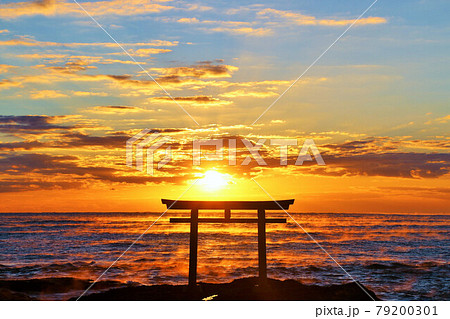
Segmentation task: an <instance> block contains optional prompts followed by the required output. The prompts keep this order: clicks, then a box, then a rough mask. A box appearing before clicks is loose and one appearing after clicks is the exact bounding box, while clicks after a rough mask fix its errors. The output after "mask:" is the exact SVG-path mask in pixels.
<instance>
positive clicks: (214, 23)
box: [176, 17, 273, 37]
mask: <svg viewBox="0 0 450 319" xmlns="http://www.w3.org/2000/svg"><path fill="white" fill-rule="evenodd" d="M176 21H177V22H178V23H185V24H196V25H210V27H208V28H200V29H201V30H202V31H205V32H223V33H229V34H233V35H246V36H256V37H260V36H267V35H271V34H272V33H273V31H272V29H270V28H267V27H259V28H254V27H252V25H253V24H254V22H248V21H220V20H199V19H197V18H195V17H194V18H180V19H178V20H176Z"/></svg>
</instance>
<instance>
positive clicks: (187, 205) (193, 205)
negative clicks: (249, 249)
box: [161, 199, 294, 287]
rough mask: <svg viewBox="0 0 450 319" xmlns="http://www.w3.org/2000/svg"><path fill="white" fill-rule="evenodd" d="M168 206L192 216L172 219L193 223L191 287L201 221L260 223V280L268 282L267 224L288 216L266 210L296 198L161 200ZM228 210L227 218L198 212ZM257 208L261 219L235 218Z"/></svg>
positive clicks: (279, 207) (193, 282)
mask: <svg viewBox="0 0 450 319" xmlns="http://www.w3.org/2000/svg"><path fill="white" fill-rule="evenodd" d="M161 201H162V203H163V204H165V205H167V209H190V210H191V217H190V218H170V222H171V223H190V240H189V286H190V287H194V286H196V283H197V251H198V248H197V247H198V224H199V223H257V224H258V268H259V280H260V283H261V284H264V283H265V282H266V279H267V258H266V224H267V223H286V219H285V218H266V210H281V209H289V205H292V204H293V203H294V200H293V199H288V200H280V201H276V202H275V201H186V200H180V201H175V200H170V199H161ZM200 209H207V210H222V209H223V210H224V212H225V215H224V218H199V217H198V211H199V210H200ZM232 209H233V210H256V211H257V212H258V216H257V218H231V210H232Z"/></svg>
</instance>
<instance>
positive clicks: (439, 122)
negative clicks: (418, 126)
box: [425, 115, 450, 125]
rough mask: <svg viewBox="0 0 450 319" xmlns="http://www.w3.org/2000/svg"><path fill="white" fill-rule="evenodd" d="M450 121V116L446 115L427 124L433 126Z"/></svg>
mask: <svg viewBox="0 0 450 319" xmlns="http://www.w3.org/2000/svg"><path fill="white" fill-rule="evenodd" d="M449 121H450V115H446V116H443V117H439V118H436V119H433V120H429V121H427V122H425V124H427V125H431V124H446V123H447V122H449Z"/></svg>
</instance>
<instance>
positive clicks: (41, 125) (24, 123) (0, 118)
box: [0, 115, 74, 134]
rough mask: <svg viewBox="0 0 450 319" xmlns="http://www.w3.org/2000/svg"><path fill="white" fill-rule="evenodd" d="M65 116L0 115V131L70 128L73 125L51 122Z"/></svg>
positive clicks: (40, 130) (13, 131)
mask: <svg viewBox="0 0 450 319" xmlns="http://www.w3.org/2000/svg"><path fill="white" fill-rule="evenodd" d="M63 118H65V116H47V115H22V116H16V115H0V132H1V133H9V134H12V133H15V132H26V131H28V132H34V133H37V132H44V131H51V130H58V129H71V128H74V127H73V126H63V125H59V124H55V123H53V122H55V121H57V120H61V119H63Z"/></svg>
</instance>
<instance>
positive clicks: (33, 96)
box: [30, 90, 69, 100]
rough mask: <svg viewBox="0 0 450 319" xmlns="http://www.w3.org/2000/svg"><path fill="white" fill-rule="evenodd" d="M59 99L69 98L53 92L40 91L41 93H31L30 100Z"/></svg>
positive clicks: (58, 92)
mask: <svg viewBox="0 0 450 319" xmlns="http://www.w3.org/2000/svg"><path fill="white" fill-rule="evenodd" d="M61 97H69V96H68V95H67V94H64V93H61V92H60V91H55V90H41V91H31V92H30V98H31V99H33V100H39V99H57V98H61Z"/></svg>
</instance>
